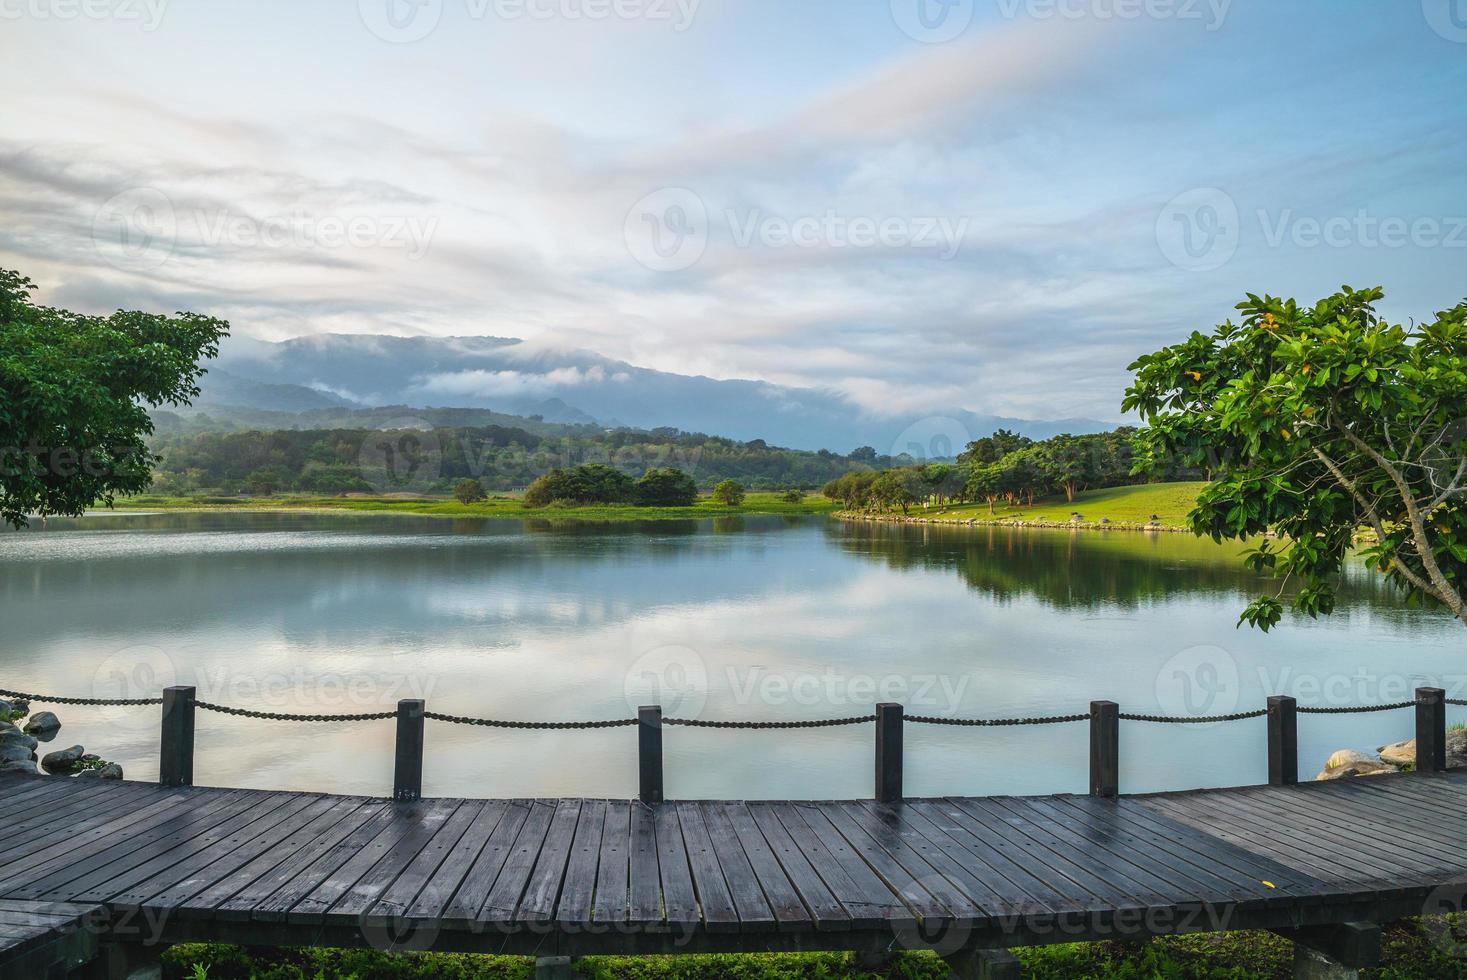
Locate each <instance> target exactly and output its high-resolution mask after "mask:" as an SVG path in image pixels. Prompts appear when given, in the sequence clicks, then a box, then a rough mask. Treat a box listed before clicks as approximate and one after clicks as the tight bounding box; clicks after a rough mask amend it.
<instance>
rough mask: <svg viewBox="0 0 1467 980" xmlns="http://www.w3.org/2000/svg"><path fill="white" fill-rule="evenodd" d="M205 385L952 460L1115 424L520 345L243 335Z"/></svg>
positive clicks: (268, 404) (312, 407)
mask: <svg viewBox="0 0 1467 980" xmlns="http://www.w3.org/2000/svg"><path fill="white" fill-rule="evenodd" d="M201 384H202V388H203V395H202V396H201V398H200V399H198V400H197V402H196V408H197V409H198V410H202V411H208V410H210V409H218V408H221V407H232V408H240V409H253V410H267V411H271V412H320V411H321V410H325V409H332V408H337V409H346V408H373V407H379V406H388V405H391V406H413V407H420V408H444V407H456V408H480V409H492V410H493V411H495V412H498V413H504V414H506V415H517V416H525V417H530V418H536V419H539V420H543V421H545V422H558V423H570V424H589V423H594V424H598V425H601V426H604V427H607V428H620V427H631V428H639V429H652V428H657V427H662V426H670V427H674V428H677V429H681V430H683V431H686V432H703V433H707V434H710V435H721V436H727V437H729V438H732V439H738V440H741V441H749V440H753V439H763V440H765V441H766V442H768V443H771V444H774V445H781V446H788V447H791V448H796V449H830V450H832V451H835V452H840V453H845V452H849V451H850V450H851V449H853V448H855V447H857V446H861V445H869V446H872V447H874V448H876V449H877V451H878V452H880V453H883V454H887V453H889V454H891V455H899V454H900V453H903V452H906V453H908V454H910V455H913V456H916V457H919V458H936V457H943V456H951V455H953V454H955V453H956V452H958V451H960V450H961V449H962V447H963V446H964V445H965V444H966V442H967V441H968V440H969V439H976V438H979V437H981V436H985V435H988V434H990V433H991V432H993V431H994V430H995V429H999V428H1005V429H1012V430H1014V431H1017V432H1021V433H1023V434H1025V435H1028V436H1030V437H1033V438H1036V439H1042V438H1047V437H1049V436H1052V435H1057V434H1059V433H1061V432H1070V433H1075V434H1079V433H1085V432H1099V431H1104V430H1107V429H1110V428H1113V427H1114V424H1113V423H1108V422H1102V421H1098V420H1095V419H1083V418H1081V419H1076V418H1070V419H1056V420H1034V419H1020V418H1008V417H1004V416H997V415H985V414H982V413H977V412H972V411H969V410H967V409H965V408H960V407H953V408H945V409H938V410H936V411H931V412H922V413H916V412H905V413H897V412H892V413H890V414H886V413H878V412H872V411H868V410H863V409H862V408H860V407H858V406H857V405H855V404H854V403H852V402H851V401H850V400H849V399H847V398H846V397H845V396H844V395H842V394H841V393H839V392H836V391H833V390H828V389H818V388H795V387H788V386H783V385H776V384H771V383H769V382H765V381H748V380H721V379H716V378H709V377H704V376H701V375H683V374H674V373H670V372H666V371H656V370H652V369H650V368H643V367H637V366H635V365H632V364H628V363H626V362H625V361H618V360H614V359H612V358H608V357H604V356H602V355H600V354H596V353H593V352H590V351H584V350H564V349H554V348H547V347H543V346H537V345H531V344H527V343H525V342H523V341H520V340H516V339H514V338H508V337H392V336H379V335H358V334H321V335H316V336H310V337H300V338H296V339H293V340H286V341H280V342H275V343H270V342H263V341H254V340H244V339H236V340H233V341H230V342H228V343H226V345H225V347H224V349H223V351H222V352H221V354H220V357H219V360H218V361H217V362H215V363H214V364H212V365H210V369H209V374H208V375H207V376H206V377H205V378H204V380H203V382H202V383H201Z"/></svg>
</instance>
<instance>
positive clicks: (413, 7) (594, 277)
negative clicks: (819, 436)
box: [0, 0, 1467, 419]
mask: <svg viewBox="0 0 1467 980" xmlns="http://www.w3.org/2000/svg"><path fill="white" fill-rule="evenodd" d="M0 85H3V90H4V91H5V92H6V93H7V95H6V97H5V99H4V100H3V105H0V266H6V267H12V268H18V269H20V270H22V271H24V272H26V273H27V274H29V275H30V276H31V277H32V278H33V279H35V280H36V281H37V282H38V283H39V284H40V285H41V286H42V287H43V293H42V300H43V301H44V302H48V303H51V304H54V305H63V306H68V307H72V308H77V309H83V310H88V311H96V312H106V311H109V310H111V309H114V308H117V307H119V306H121V307H129V308H152V309H167V310H173V309H180V308H183V309H192V310H197V311H203V312H209V313H213V314H216V315H220V316H224V317H226V318H228V319H229V320H230V321H231V322H232V323H233V325H234V329H235V332H236V334H238V335H240V336H242V337H250V338H259V339H280V338H285V337H292V336H299V335H305V334H312V333H320V332H347V333H387V334H436V335H462V334H488V335H498V336H514V337H523V338H527V339H530V340H533V341H535V342H537V343H540V344H546V345H556V346H570V347H585V348H590V349H593V350H596V351H598V352H600V353H603V354H606V355H609V356H612V357H617V358H622V359H625V360H627V361H631V362H633V363H635V364H639V365H643V366H647V367H654V368H659V369H663V370H669V371H677V372H683V373H701V374H707V375H711V376H714V377H720V378H760V379H766V380H770V381H775V382H780V383H784V384H794V385H806V386H822V387H831V388H835V389H838V390H840V391H843V392H845V393H847V394H848V395H849V396H850V397H851V398H852V399H853V400H855V401H856V402H858V403H860V404H861V405H863V406H865V407H867V408H876V409H892V410H900V411H903V412H910V411H914V410H918V411H920V410H921V409H922V408H923V407H924V406H928V405H931V406H953V405H959V406H962V407H966V408H969V409H972V410H975V411H979V412H992V413H1001V414H1010V415H1020V416H1027V417H1058V416H1070V415H1075V416H1080V415H1084V416H1091V417H1097V418H1102V419H1112V418H1116V417H1118V408H1117V403H1118V401H1119V397H1120V390H1121V388H1122V386H1123V385H1124V382H1125V378H1126V373H1125V366H1126V364H1127V363H1129V361H1130V360H1131V358H1132V357H1133V356H1134V355H1136V354H1138V353H1141V352H1144V351H1147V350H1151V349H1154V348H1155V347H1157V346H1160V345H1162V344H1164V343H1167V342H1170V341H1172V340H1174V339H1178V338H1180V337H1181V336H1182V335H1184V334H1185V333H1186V332H1187V331H1190V330H1192V329H1194V328H1200V327H1206V326H1207V325H1209V324H1211V323H1214V322H1216V321H1218V320H1220V319H1222V318H1224V317H1225V316H1226V315H1227V314H1228V312H1229V311H1230V309H1231V307H1232V306H1233V304H1234V303H1236V302H1237V301H1238V300H1239V299H1241V298H1242V295H1243V294H1244V293H1245V292H1248V291H1252V292H1265V291H1267V292H1272V293H1275V294H1287V295H1295V296H1298V297H1300V298H1301V299H1302V298H1317V297H1318V296H1319V295H1322V294H1324V293H1325V292H1328V291H1331V290H1333V289H1334V288H1336V287H1337V286H1338V285H1340V284H1341V283H1346V282H1348V283H1351V284H1354V285H1377V284H1378V285H1384V286H1385V287H1386V289H1387V293H1388V297H1389V307H1388V312H1389V313H1390V314H1391V315H1393V316H1396V317H1399V318H1403V319H1404V318H1406V317H1410V316H1413V315H1414V316H1418V317H1419V316H1422V315H1426V314H1429V313H1430V312H1432V311H1435V310H1437V309H1441V308H1443V307H1446V306H1450V305H1453V304H1454V303H1456V302H1457V301H1459V300H1460V299H1462V298H1463V296H1464V295H1467V152H1464V150H1467V2H1462V0H1290V2H1288V3H1282V2H1279V0H1231V2H1229V0H360V2H358V0H313V2H310V3H302V2H299V0H250V2H223V0H209V2H204V0H173V2H168V0H0Z"/></svg>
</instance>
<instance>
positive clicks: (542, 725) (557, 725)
mask: <svg viewBox="0 0 1467 980" xmlns="http://www.w3.org/2000/svg"><path fill="white" fill-rule="evenodd" d="M423 717H424V718H431V719H432V720H434V721H446V722H448V723H449V724H450V725H482V726H483V727H485V728H529V729H561V730H564V729H587V728H624V727H626V726H628V725H635V724H636V723H637V719H635V718H614V719H611V720H609V721H501V720H498V719H494V718H469V717H466V716H464V715H445V714H440V713H439V712H437V711H425V712H423Z"/></svg>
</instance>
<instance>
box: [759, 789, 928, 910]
mask: <svg viewBox="0 0 1467 980" xmlns="http://www.w3.org/2000/svg"><path fill="white" fill-rule="evenodd" d="M757 812H760V813H769V814H770V815H772V816H773V817H774V818H775V819H777V820H778V821H779V827H780V829H781V830H783V831H784V832H785V833H787V834H788V835H789V837H790V839H791V840H792V841H794V843H795V846H796V847H797V848H799V850H800V853H801V854H803V855H804V856H805V858H806V860H807V861H808V862H809V863H810V865H811V866H812V867H813V868H814V869H815V870H816V871H817V872H818V873H819V875H820V878H821V880H822V881H824V882H825V884H826V887H828V888H829V889H830V892H831V894H832V895H834V896H835V899H836V900H837V901H838V902H840V904H841V907H842V908H844V909H845V910H846V914H847V915H849V916H850V917H851V928H852V929H883V928H886V927H888V926H889V925H890V924H891V923H893V922H903V921H906V922H910V921H913V920H912V916H911V913H910V912H908V911H907V907H906V906H905V905H903V904H902V902H901V899H899V898H898V897H897V896H896V894H895V893H894V892H893V891H892V890H891V889H889V888H887V887H886V883H885V882H883V881H882V880H881V877H880V876H879V875H877V874H876V872H875V871H872V870H871V866H870V865H868V864H867V863H866V862H865V861H863V860H861V858H860V855H858V854H856V852H855V851H853V850H851V847H850V845H849V844H847V843H846V841H845V838H843V837H841V836H840V832H839V831H837V830H836V829H835V828H834V827H831V826H830V821H828V820H823V819H819V816H818V814H816V815H815V816H816V818H817V819H816V821H815V822H816V826H815V827H812V826H811V825H810V823H808V822H807V821H806V820H805V816H804V812H803V809H802V808H801V807H800V806H798V805H796V804H792V803H770V804H761V805H760V808H759V810H758V811H757ZM817 828H818V829H817ZM827 841H829V844H828V845H827Z"/></svg>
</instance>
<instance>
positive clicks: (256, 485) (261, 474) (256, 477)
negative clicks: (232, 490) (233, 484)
mask: <svg viewBox="0 0 1467 980" xmlns="http://www.w3.org/2000/svg"><path fill="white" fill-rule="evenodd" d="M289 481H290V477H289V476H288V475H287V474H286V473H285V472H284V471H283V470H281V469H280V467H278V466H262V467H260V468H259V469H257V470H253V471H252V472H251V473H250V475H249V476H247V477H245V481H244V489H245V492H246V493H250V494H253V495H254V496H256V497H268V496H270V495H271V494H273V493H276V492H277V491H279V490H282V489H284V488H285V487H286V486H287V484H288V483H289Z"/></svg>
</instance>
